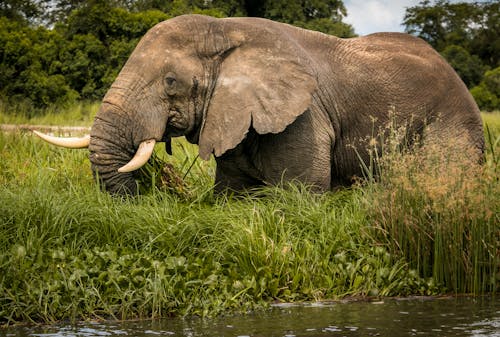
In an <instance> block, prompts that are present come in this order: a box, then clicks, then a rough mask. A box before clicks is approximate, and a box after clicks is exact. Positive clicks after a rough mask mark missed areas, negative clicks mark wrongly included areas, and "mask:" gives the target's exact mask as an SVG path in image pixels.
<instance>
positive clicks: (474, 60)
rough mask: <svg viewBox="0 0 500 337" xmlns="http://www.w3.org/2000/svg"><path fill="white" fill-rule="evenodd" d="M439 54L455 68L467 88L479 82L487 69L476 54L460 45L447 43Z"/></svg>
mask: <svg viewBox="0 0 500 337" xmlns="http://www.w3.org/2000/svg"><path fill="white" fill-rule="evenodd" d="M441 55H443V57H444V58H445V59H446V60H447V61H448V63H450V65H451V66H452V67H453V68H454V69H455V71H456V72H457V73H458V75H459V76H460V78H461V79H462V80H463V81H464V83H465V85H467V87H468V88H472V87H473V86H475V85H477V84H479V82H480V81H481V79H482V78H483V74H484V72H485V71H486V70H488V67H486V66H484V65H483V64H482V62H481V59H480V58H479V57H478V56H477V55H471V54H470V53H469V52H468V51H467V50H466V49H465V48H463V47H461V46H457V45H454V44H452V45H449V46H447V47H445V48H444V50H443V51H442V52H441Z"/></svg>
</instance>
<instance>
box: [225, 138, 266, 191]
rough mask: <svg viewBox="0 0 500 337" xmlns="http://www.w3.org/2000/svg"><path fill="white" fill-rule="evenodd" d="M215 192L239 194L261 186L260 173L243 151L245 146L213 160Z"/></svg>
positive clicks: (242, 145) (241, 145)
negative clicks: (215, 166) (215, 167)
mask: <svg viewBox="0 0 500 337" xmlns="http://www.w3.org/2000/svg"><path fill="white" fill-rule="evenodd" d="M215 161H216V162H217V169H216V171H215V192H216V193H221V192H224V191H227V190H229V191H233V192H239V191H243V190H247V189H250V188H252V187H257V186H262V185H263V184H264V183H263V181H262V176H261V173H260V172H259V171H258V170H257V169H256V168H255V167H254V166H253V164H252V163H251V161H250V160H249V156H248V154H247V153H246V151H245V144H240V145H238V146H237V147H236V148H235V149H233V150H230V151H228V152H227V153H225V154H224V155H223V156H221V157H219V158H215Z"/></svg>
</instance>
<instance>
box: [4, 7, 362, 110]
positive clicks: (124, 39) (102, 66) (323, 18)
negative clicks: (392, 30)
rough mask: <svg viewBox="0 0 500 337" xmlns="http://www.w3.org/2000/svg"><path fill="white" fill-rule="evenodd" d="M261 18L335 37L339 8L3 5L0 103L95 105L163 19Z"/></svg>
mask: <svg viewBox="0 0 500 337" xmlns="http://www.w3.org/2000/svg"><path fill="white" fill-rule="evenodd" d="M186 13H199V14H207V15H211V16H215V17H227V16H262V17H266V18H270V19H273V20H277V21H282V22H286V23H290V24H294V25H297V26H301V27H305V28H309V29H314V30H319V31H323V32H325V33H329V34H334V35H338V36H341V37H349V36H354V30H353V28H352V26H350V25H348V24H346V23H344V22H342V19H343V18H344V17H345V15H346V9H345V7H344V5H343V3H342V1H341V0H326V1H324V0H298V1H290V0H110V1H108V0H3V1H2V2H0V65H1V68H0V99H1V100H2V101H4V102H7V103H12V104H17V103H19V102H23V103H24V104H27V105H29V106H30V107H32V108H44V107H47V106H49V105H52V104H56V105H64V104H65V103H70V102H74V101H75V100H76V99H86V100H98V99H101V98H102V96H103V95H104V94H105V92H106V90H107V89H108V88H109V86H110V85H111V83H112V82H113V80H114V78H115V77H116V75H117V74H118V72H119V70H120V69H121V67H122V66H123V64H124V63H125V61H126V60H127V58H128V56H129V55H130V53H131V52H132V50H133V48H134V47H135V45H136V44H137V42H138V40H139V38H140V37H141V36H142V35H144V34H145V33H146V31H147V30H148V29H149V28H151V27H152V26H153V25H155V24H156V23H158V22H160V21H163V20H166V19H168V18H171V17H174V16H177V15H181V14H186Z"/></svg>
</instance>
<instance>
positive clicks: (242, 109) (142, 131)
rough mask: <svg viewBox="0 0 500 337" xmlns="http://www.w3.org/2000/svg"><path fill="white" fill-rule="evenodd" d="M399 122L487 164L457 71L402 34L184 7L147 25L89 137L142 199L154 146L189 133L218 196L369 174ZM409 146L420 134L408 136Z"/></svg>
mask: <svg viewBox="0 0 500 337" xmlns="http://www.w3.org/2000/svg"><path fill="white" fill-rule="evenodd" d="M392 120H395V122H396V123H397V124H398V125H404V126H405V128H406V133H407V135H410V136H409V137H408V138H407V139H414V138H420V139H421V140H422V143H424V144H427V143H436V144H437V143H438V142H439V141H442V140H452V139H456V140H457V144H459V145H457V150H459V151H465V150H467V151H470V153H473V156H474V157H475V158H476V159H477V161H480V160H481V158H482V157H483V155H484V146H485V145H484V135H483V126H482V121H481V116H480V111H479V109H478V107H477V105H476V103H475V102H474V100H473V98H472V96H471V95H470V94H469V92H468V90H467V88H466V86H465V85H464V83H463V82H462V81H461V79H460V78H459V76H458V75H457V74H456V72H455V71H454V70H453V68H452V67H451V66H450V65H449V64H447V63H446V61H445V60H444V59H443V58H442V57H441V56H440V55H439V54H438V53H437V52H436V51H435V50H434V49H433V48H432V47H431V46H430V45H428V44H427V43H426V42H424V41H423V40H421V39H419V38H417V37H413V36H411V35H408V34H404V33H375V34H371V35H367V36H362V37H355V38H347V39H342V38H338V37H334V36H330V35H326V34H323V33H320V32H315V31H310V30H306V29H302V28H298V27H294V26H291V25H288V24H284V23H279V22H275V21H271V20H267V19H262V18H223V19H219V18H212V17H209V16H203V15H182V16H178V17H175V18H172V19H169V20H166V21H163V22H161V23H158V24H157V25H156V26H154V27H153V28H151V29H150V30H149V31H148V32H147V33H146V34H145V35H144V36H143V38H142V39H141V40H140V41H139V43H138V45H137V46H136V48H135V49H134V51H133V52H132V54H131V56H130V57H129V59H128V60H127V62H126V64H125V65H124V66H123V68H122V70H121V71H120V73H119V74H118V76H117V78H116V80H115V81H114V83H113V84H112V85H111V87H110V89H109V90H108V91H107V93H106V95H105V96H104V98H103V100H102V103H101V106H100V108H99V111H98V113H97V115H96V117H95V120H94V122H93V125H92V127H91V131H90V137H88V136H87V137H85V138H82V139H69V140H67V142H66V143H65V141H64V140H59V139H58V140H56V139H53V138H50V136H46V135H45V136H44V135H41V136H42V137H44V138H45V139H46V140H49V141H52V142H56V143H58V144H59V145H66V146H70V147H88V149H89V151H90V162H91V169H92V171H93V172H94V173H95V176H96V177H98V179H99V180H100V181H101V182H102V184H103V186H104V187H105V188H106V190H108V191H109V192H110V193H112V194H114V193H118V194H123V193H125V194H128V193H130V194H136V193H137V191H138V187H137V184H136V182H135V179H134V172H135V171H136V170H137V169H138V168H140V167H141V166H142V165H144V164H145V163H146V162H147V161H148V159H149V158H150V156H151V154H152V151H153V147H154V145H155V143H158V142H165V145H166V150H167V152H169V153H171V145H170V144H171V139H172V138H173V137H179V136H184V137H185V138H186V139H187V140H188V141H189V142H191V143H194V144H197V145H198V150H199V156H200V157H201V158H202V159H205V160H207V159H209V158H210V156H211V155H212V154H213V156H214V157H215V161H216V172H215V186H214V189H215V191H216V192H221V191H226V190H231V191H235V192H238V191H244V190H248V189H251V188H253V187H258V186H262V185H278V184H281V183H282V182H290V181H299V182H302V183H304V184H307V185H310V186H311V187H312V189H313V190H315V191H318V192H326V191H329V190H333V189H335V188H336V187H338V186H345V185H349V184H351V183H352V179H353V177H356V176H361V175H362V174H363V171H362V170H363V169H362V165H361V164H360V161H363V160H368V156H369V150H368V149H367V147H368V144H369V143H370V142H373V139H374V137H375V135H374V134H375V133H377V131H379V130H384V129H385V128H387V125H388V123H390V122H391V121H392ZM407 143H408V146H412V144H413V142H412V141H407Z"/></svg>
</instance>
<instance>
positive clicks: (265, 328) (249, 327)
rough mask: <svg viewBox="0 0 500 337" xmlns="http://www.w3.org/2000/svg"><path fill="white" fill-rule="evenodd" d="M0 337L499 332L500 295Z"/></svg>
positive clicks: (286, 308)
mask: <svg viewBox="0 0 500 337" xmlns="http://www.w3.org/2000/svg"><path fill="white" fill-rule="evenodd" d="M0 336H16V337H17V336H23V337H24V336H38V337H52V336H54V337H76V336H78V337H80V336H81V337H91V336H141V337H144V336H151V337H154V336H185V337H198V336H221V337H226V336H227V337H246V336H248V337H273V336H277V337H293V336H297V337H299V336H304V337H320V336H475V337H480V336H481V337H482V336H495V337H500V299H499V298H492V297H477V298H446V299H425V300H424V299H404V300H385V301H384V302H371V303H370V302H354V303H333V304H332V303H329V304H309V305H302V306H295V305H278V306H274V307H273V308H272V309H270V310H268V311H265V312H258V313H253V314H248V315H242V316H239V315H238V316H230V317H220V318H216V319H199V318H193V319H164V320H159V321H153V322H151V321H136V322H105V323H89V322H86V323H81V324H77V325H57V326H45V327H16V328H13V327H11V328H8V329H4V330H0Z"/></svg>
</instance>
